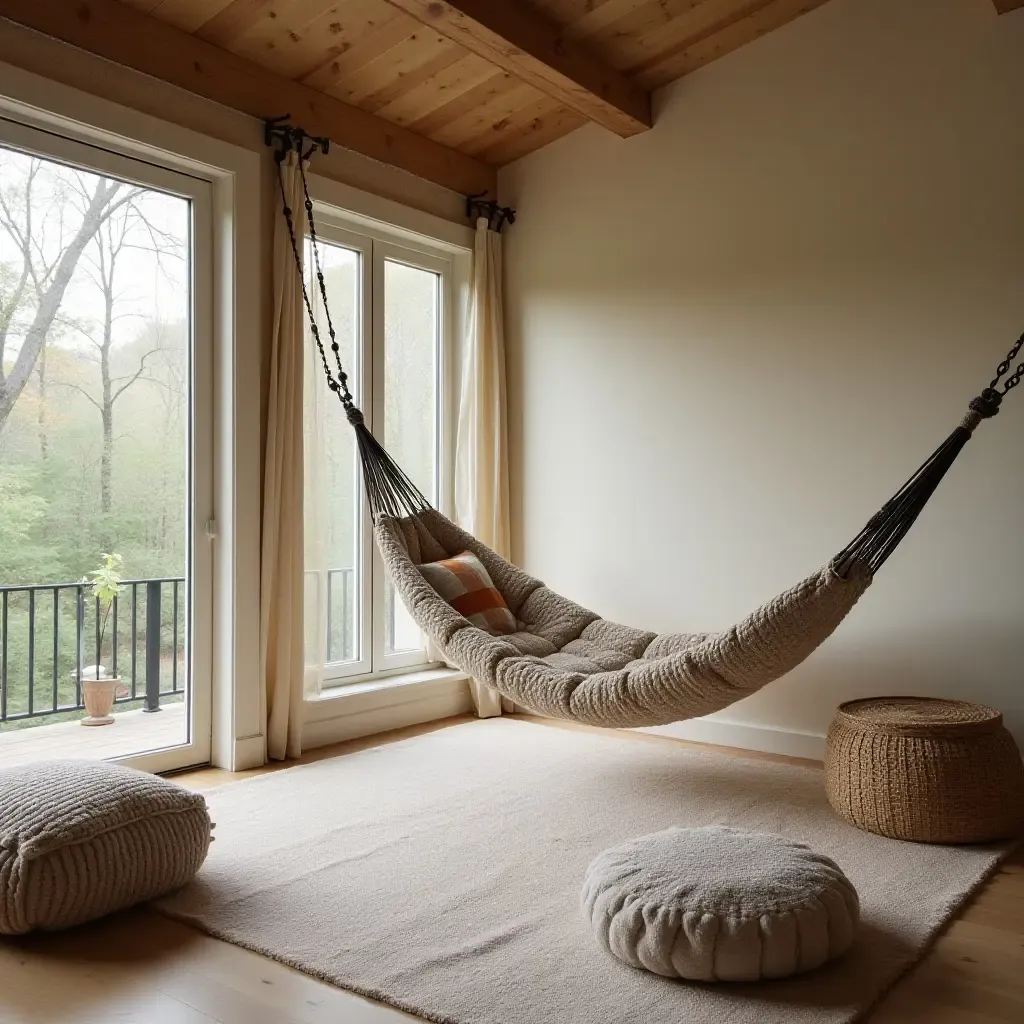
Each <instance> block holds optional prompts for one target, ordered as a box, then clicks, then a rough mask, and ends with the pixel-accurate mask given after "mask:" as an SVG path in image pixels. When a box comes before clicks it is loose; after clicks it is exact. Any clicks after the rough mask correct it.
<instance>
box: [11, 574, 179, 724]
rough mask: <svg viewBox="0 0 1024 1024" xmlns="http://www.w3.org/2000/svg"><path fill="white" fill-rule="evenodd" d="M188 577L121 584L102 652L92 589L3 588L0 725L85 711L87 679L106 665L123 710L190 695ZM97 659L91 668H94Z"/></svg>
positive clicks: (71, 586) (156, 708) (99, 616)
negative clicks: (126, 706) (117, 683)
mask: <svg viewBox="0 0 1024 1024" xmlns="http://www.w3.org/2000/svg"><path fill="white" fill-rule="evenodd" d="M184 584H185V578H184V577H183V576H170V577H162V578H159V579H139V580H123V581H122V583H121V595H119V596H118V597H117V598H115V599H114V602H113V604H112V605H111V608H110V613H109V615H108V617H107V622H106V630H105V633H104V637H103V642H102V644H101V642H100V637H101V631H103V614H102V609H101V606H100V602H99V600H98V599H97V598H94V597H93V596H92V595H91V593H90V587H89V584H88V583H50V584H45V585H39V586H11V587H9V586H0V724H2V723H4V722H17V721H19V720H22V719H29V718H38V717H41V716H43V715H52V714H57V713H60V712H65V711H78V710H81V709H82V708H84V706H85V705H84V703H83V701H82V679H83V678H85V677H87V675H86V674H87V673H88V672H89V670H90V668H91V669H92V671H95V670H96V666H98V665H103V664H104V657H105V656H107V655H109V657H107V662H108V663H107V664H106V665H104V668H105V670H106V675H108V676H113V677H116V678H120V679H121V680H122V682H123V684H124V687H125V692H123V693H122V694H121V695H119V696H117V697H116V698H115V702H116V703H117V704H120V705H124V704H132V703H142V704H143V705H144V710H146V711H159V710H160V700H161V698H165V697H171V696H174V695H178V694H182V693H183V692H184V689H185V679H186V670H185V662H184V659H185V624H186V621H187V615H186V608H185V602H186V596H187V594H186V590H185V586H184ZM90 659H91V660H90Z"/></svg>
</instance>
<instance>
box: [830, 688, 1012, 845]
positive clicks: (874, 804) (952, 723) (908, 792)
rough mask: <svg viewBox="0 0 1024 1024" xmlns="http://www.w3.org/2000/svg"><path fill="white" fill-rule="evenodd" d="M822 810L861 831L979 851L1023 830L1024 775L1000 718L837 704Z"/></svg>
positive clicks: (917, 704) (901, 703) (921, 707)
mask: <svg viewBox="0 0 1024 1024" xmlns="http://www.w3.org/2000/svg"><path fill="white" fill-rule="evenodd" d="M825 786H826V792H827V793H828V798H829V802H830V803H831V804H832V806H833V807H834V808H835V809H836V811H838V812H839V813H840V814H841V815H842V816H843V817H844V818H846V820H847V821H849V822H851V823H852V824H854V825H857V826H858V827H859V828H863V829H866V830H867V831H868V832H877V833H879V834H880V835H883V836H889V837H890V838H892V839H908V840H914V841H916V842H922V843H982V842H989V841H991V840H995V839H1005V838H1007V837H1009V836H1012V835H1016V834H1017V833H1018V832H1019V831H1020V830H1021V828H1022V826H1024V766H1022V765H1021V759H1020V752H1019V751H1018V750H1017V745H1016V744H1015V743H1014V741H1013V737H1012V736H1011V735H1010V734H1009V732H1007V730H1006V729H1005V727H1004V726H1003V719H1002V715H1001V714H1000V713H999V712H998V711H996V710H995V709H994V708H989V707H985V706H984V705H982V704H968V703H966V702H965V701H958V700H939V699H937V698H931V697H871V698H867V699H864V700H854V701H849V702H848V703H846V704H841V705H840V707H839V710H838V712H837V713H836V717H835V720H834V721H833V723H832V726H831V728H830V729H829V732H828V750H827V753H826V757H825Z"/></svg>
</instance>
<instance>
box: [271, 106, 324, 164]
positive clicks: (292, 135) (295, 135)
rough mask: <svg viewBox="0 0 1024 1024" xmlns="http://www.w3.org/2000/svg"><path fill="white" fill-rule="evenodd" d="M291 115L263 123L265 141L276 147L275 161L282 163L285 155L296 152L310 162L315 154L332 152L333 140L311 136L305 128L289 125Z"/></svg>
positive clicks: (321, 136) (284, 115)
mask: <svg viewBox="0 0 1024 1024" xmlns="http://www.w3.org/2000/svg"><path fill="white" fill-rule="evenodd" d="M290 117H291V115H290V114H283V115H282V116H281V117H268V118H267V119H266V120H265V121H264V122H263V141H264V143H266V145H268V146H273V147H274V151H275V152H274V156H275V159H277V160H278V161H281V160H283V159H284V158H285V154H287V153H291V152H293V151H294V152H296V153H298V154H299V156H300V157H301V158H302V159H303V160H308V159H309V158H310V157H311V156H312V155H313V154H314V153H317V152H319V153H323V154H324V156H326V155H327V153H328V152H329V151H330V148H331V140H330V139H328V138H327V137H326V136H323V135H310V134H309V133H308V132H307V131H306V130H305V129H304V128H299V127H297V126H296V125H293V124H289V123H288V119H289V118H290Z"/></svg>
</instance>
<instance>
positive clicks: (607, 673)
mask: <svg viewBox="0 0 1024 1024" xmlns="http://www.w3.org/2000/svg"><path fill="white" fill-rule="evenodd" d="M267 135H268V142H269V141H274V142H276V143H277V144H278V147H279V148H278V151H277V154H276V156H277V160H278V165H279V168H280V164H281V161H282V160H283V159H284V156H285V155H286V153H287V152H289V151H290V150H292V149H294V150H296V151H298V152H299V155H300V158H301V159H300V161H299V168H300V173H301V175H302V183H303V188H304V190H305V208H306V220H307V223H308V228H309V239H310V243H311V246H310V248H311V250H312V253H313V258H314V263H315V272H316V278H317V282H318V287H319V291H320V297H321V299H322V300H323V308H324V311H325V313H326V326H327V330H328V334H329V335H330V348H331V351H332V354H333V357H334V362H335V364H336V367H337V369H336V371H333V370H332V368H331V364H330V361H329V359H328V356H327V353H326V351H325V347H324V343H323V339H322V338H321V335H320V329H319V326H318V324H317V322H316V317H315V316H314V314H313V308H312V304H311V302H310V298H309V294H308V292H307V289H306V285H305V278H304V275H303V273H302V260H301V258H300V256H299V249H298V242H297V237H296V231H295V225H294V219H293V213H292V211H291V209H289V207H288V204H287V200H286V191H285V186H284V180H283V178H282V177H280V175H279V180H280V185H281V198H282V207H283V213H284V217H285V220H286V222H287V225H288V231H289V235H290V237H291V245H292V252H293V255H294V257H295V263H296V266H297V267H298V270H299V277H300V280H301V281H302V294H303V300H304V303H305V307H306V312H307V314H308V318H309V328H310V332H311V334H312V336H313V339H314V342H315V343H316V346H317V350H318V352H319V355H320V359H321V362H322V364H323V368H324V372H325V374H326V376H327V386H328V388H329V389H330V391H332V392H333V393H334V394H335V395H336V396H337V398H338V399H339V401H340V402H341V404H342V406H343V407H344V409H345V414H346V416H347V418H348V421H349V423H350V424H351V425H352V427H353V429H354V430H355V434H356V439H357V442H358V446H359V455H360V463H361V466H362V472H363V481H364V484H365V488H366V496H367V500H368V503H369V506H370V512H371V515H372V520H373V524H374V539H375V541H376V543H377V547H378V549H379V550H380V553H381V556H382V558H383V561H384V566H385V569H386V570H387V573H388V575H389V576H390V578H391V580H392V582H393V584H394V586H395V590H396V591H397V592H398V594H399V596H400V597H401V598H402V601H403V602H404V603H405V606H406V608H407V609H408V611H409V613H410V614H411V615H412V617H413V619H414V620H415V621H416V623H417V624H418V625H419V626H420V628H421V629H423V631H424V632H425V633H426V634H427V635H428V636H429V637H430V638H431V639H432V640H433V641H434V643H435V644H436V645H437V647H438V649H439V650H440V651H441V652H442V654H443V655H444V657H445V658H446V659H447V660H448V661H449V662H450V663H451V664H453V665H455V666H456V667H458V668H459V669H461V670H462V671H464V672H466V673H468V674H469V675H471V676H473V677H474V678H475V679H477V680H480V681H481V682H484V683H487V684H489V685H490V686H493V687H494V688H495V689H497V690H498V691H499V692H500V693H501V694H503V695H504V696H506V697H508V698H509V699H510V700H512V701H514V702H515V703H516V704H519V705H521V706H523V707H525V708H527V709H529V710H530V711H533V712H536V713H537V714H541V715H548V716H551V717H555V718H569V719H573V720H575V721H579V722H584V723H587V724H590V725H600V726H615V727H628V726H633V727H636V726H651V725H664V724H667V723H669V722H676V721H680V720H682V719H686V718H697V717H700V716H703V715H708V714H711V713H712V712H714V711H719V710H721V709H722V708H724V707H727V706H728V705H729V704H732V703H733V702H734V701H737V700H741V699H742V698H743V697H746V696H748V695H750V694H751V693H754V692H755V691H756V690H759V689H760V688H761V687H763V686H765V685H766V684H768V683H770V682H772V681H774V680H775V679H778V678H779V677H780V676H783V675H785V674H786V673H787V672H789V671H790V670H791V669H794V668H796V666H797V665H799V664H800V663H801V662H802V661H803V660H804V659H805V658H807V657H808V656H809V655H810V654H811V653H812V652H813V651H814V650H815V649H816V648H817V647H818V646H819V645H820V644H821V643H823V642H824V641H825V640H826V639H827V638H828V637H829V636H830V635H831V634H832V633H833V632H834V631H835V629H836V628H837V627H838V626H839V624H840V623H841V622H842V621H843V619H844V618H845V617H846V616H847V614H848V613H849V611H850V609H852V608H853V606H854V605H855V604H856V603H857V600H858V598H859V597H860V596H861V594H863V593H864V591H865V590H866V589H867V588H868V586H869V585H870V583H871V581H872V579H873V577H874V574H875V573H876V572H877V570H878V569H879V568H880V567H881V565H882V564H883V563H884V562H885V560H886V559H887V558H888V557H889V556H890V555H891V554H892V552H893V551H894V550H895V548H896V546H897V545H898V544H899V542H900V541H901V540H902V539H903V537H904V536H905V535H906V533H907V531H908V530H909V529H910V527H911V526H912V525H913V523H914V521H915V520H916V519H917V517H918V515H919V514H920V512H921V510H922V509H923V508H924V506H925V504H926V503H927V501H928V499H929V498H930V497H931V495H932V494H933V492H934V491H935V488H936V487H937V486H938V484H939V482H940V481H941V480H942V478H943V476H945V474H946V472H947V471H948V470H949V468H950V466H952V464H953V462H954V460H955V459H956V457H957V455H959V453H960V451H961V450H962V449H963V447H964V445H965V444H966V443H967V442H968V440H970V438H971V436H972V434H973V432H974V430H975V428H976V427H977V426H978V424H979V423H981V421H982V420H983V419H988V418H990V417H992V416H995V415H996V413H997V412H998V411H999V406H1000V403H1001V402H1002V400H1003V398H1004V397H1005V395H1006V394H1007V393H1008V392H1009V391H1010V390H1011V389H1013V388H1014V387H1016V386H1017V385H1018V384H1019V383H1020V380H1021V377H1022V376H1024V362H1022V363H1021V364H1020V365H1018V366H1017V367H1016V369H1015V370H1014V371H1013V372H1012V373H1009V371H1010V368H1011V366H1012V363H1013V360H1014V359H1015V358H1016V356H1017V354H1018V353H1019V352H1020V350H1021V348H1022V346H1024V334H1022V335H1021V337H1020V338H1018V339H1017V342H1016V344H1015V345H1014V346H1013V347H1012V349H1011V350H1010V352H1009V353H1008V354H1007V356H1006V358H1005V359H1004V360H1003V361H1002V362H1001V363H1000V364H999V367H998V368H997V371H996V375H995V377H994V378H993V380H992V381H991V383H990V384H989V386H988V387H987V388H985V389H984V390H983V391H982V392H981V394H980V395H979V396H978V397H977V398H975V399H974V400H973V401H972V402H971V403H970V408H969V410H968V412H967V414H966V415H965V416H964V418H963V420H962V422H961V423H960V425H959V426H958V427H957V428H956V429H955V430H954V431H953V432H952V433H951V434H950V435H949V437H947V438H946V440H945V441H944V442H943V443H942V444H941V445H940V446H939V447H938V449H936V451H935V452H933V453H932V455H931V456H929V458H928V459H927V460H926V461H925V462H924V464H923V465H922V466H921V467H920V469H918V471H917V472H916V473H915V474H914V475H913V476H912V477H911V478H910V479H909V480H908V481H907V482H906V483H905V484H904V485H903V487H901V488H900V490H899V491H898V492H897V493H896V494H895V495H894V496H893V497H892V498H891V499H890V500H889V501H887V502H886V503H885V505H884V506H883V507H882V508H881V509H880V510H879V512H878V513H876V514H875V515H874V516H873V517H872V518H871V519H870V520H869V521H868V523H867V525H866V526H865V527H864V529H863V530H861V532H860V533H859V534H858V535H857V536H856V537H855V538H854V539H853V541H851V543H850V544H848V545H847V546H846V547H845V548H844V549H843V550H842V551H840V552H839V554H837V555H836V556H835V557H834V558H833V559H831V561H829V562H828V563H827V564H826V565H825V566H823V567H822V568H821V569H819V570H818V571H817V572H815V573H813V574H812V575H810V576H808V577H807V578H806V579H805V580H803V581H801V582H800V583H798V584H796V586H794V587H792V588H790V589H789V590H787V591H785V592H784V593H782V594H780V595H779V596H778V597H775V598H773V599H772V600H771V601H769V602H768V603H767V604H764V605H762V606H761V607H760V608H758V609H757V611H755V612H753V613H752V614H751V615H749V616H748V617H747V618H745V619H744V620H743V621H742V622H739V623H737V624H736V625H735V626H732V627H731V628H730V629H726V630H723V631H722V632H718V633H673V634H656V633H651V632H646V631H644V630H641V629H635V628H633V627H631V626H624V625H621V624H619V623H617V622H611V621H609V620H607V619H602V618H601V617H600V616H599V615H597V614H596V613H594V612H592V611H588V610H587V609H586V608H583V607H581V606H580V605H578V604H576V603H574V602H573V601H570V600H569V599H568V598H566V597H563V596H561V595H560V594H557V593H555V592H554V591H553V590H550V589H549V588H548V587H546V586H545V585H544V584H543V583H542V582H541V581H540V580H538V579H535V578H534V577H532V576H530V575H529V574H527V573H525V572H523V571H522V570H521V569H518V568H517V567H516V566H514V565H512V564H511V563H510V562H507V561H506V560H505V559H504V558H502V557H501V556H500V555H498V554H497V553H496V552H494V551H492V550H491V549H490V548H488V547H487V546H486V545H485V544H482V543H481V542H480V541H479V540H477V539H476V538H475V537H473V536H471V535H470V534H468V533H466V532H465V531H464V530H461V529H460V528H459V527H458V526H456V525H455V524H454V523H453V522H451V521H450V520H449V519H447V518H446V517H445V516H443V515H442V514H441V513H440V512H438V511H437V510H436V509H434V508H432V507H431V505H430V502H429V501H427V499H426V498H425V497H424V496H423V494H422V493H420V491H419V490H418V489H417V488H416V487H415V485H414V484H413V483H412V482H411V481H410V479H409V477H408V476H406V474H405V473H404V472H403V471H402V469H401V468H400V467H399V466H398V465H397V464H396V463H395V462H394V461H393V460H392V459H391V457H390V456H389V455H388V454H387V452H386V451H385V450H384V448H383V447H382V446H381V444H380V443H379V442H378V441H377V439H376V438H375V437H374V436H373V435H372V434H371V433H370V431H369V429H368V428H367V427H366V424H365V423H364V422H363V415H362V413H361V412H360V411H359V409H358V408H356V406H355V402H354V401H353V398H352V394H351V391H350V390H349V387H348V377H347V374H346V373H345V370H344V368H343V366H342V364H341V361H340V358H339V355H338V344H337V342H336V341H335V332H334V326H333V324H332V323H331V319H330V313H329V312H328V311H327V294H326V287H325V285H324V278H323V273H322V271H321V267H320V256H319V250H318V246H317V237H316V226H315V223H314V219H313V203H312V201H311V199H310V196H309V189H308V186H307V183H306V175H305V167H304V164H305V161H306V159H307V158H308V157H309V155H310V153H311V152H312V151H313V149H322V150H323V151H324V152H326V147H327V141H326V140H323V139H314V138H311V137H310V136H307V135H306V134H305V133H304V132H302V131H301V129H296V128H291V127H289V126H283V125H281V124H272V125H270V124H268V132H267ZM307 142H308V143H311V144H312V145H311V147H310V148H309V149H308V150H307V151H306V152H305V153H303V152H302V150H303V147H304V146H305V144H306V143H307ZM1007 374H1009V375H1008V376H1007ZM1004 377H1005V378H1006V379H1005V381H1004V380H1003V378H1004ZM1001 382H1002V386H1001V390H1000V384H1001ZM463 551H472V552H473V553H474V554H475V555H476V556H477V557H478V558H479V559H480V560H481V562H483V564H484V566H485V567H486V569H487V571H488V573H489V574H490V576H491V579H492V580H493V582H494V585H495V587H496V588H497V589H498V591H499V592H500V593H501V595H502V597H503V598H504V599H505V603H506V604H507V605H508V607H509V610H510V611H511V612H512V614H513V615H514V616H515V618H516V620H517V623H518V631H517V632H515V633H512V634H508V635H501V636H494V635H491V634H489V633H487V632H485V631H484V630H482V629H479V628H477V627H476V626H474V625H472V624H471V623H470V622H469V621H468V620H467V619H466V618H464V617H463V616H462V615H461V614H460V613H459V612H457V611H455V609H454V608H452V607H451V605H449V604H448V602H447V601H445V600H444V598H442V597H441V596H440V595H439V594H438V593H437V592H436V591H435V590H434V589H433V588H432V587H431V586H430V585H429V584H428V583H427V581H426V579H425V578H424V576H423V574H422V573H421V572H420V571H419V568H418V566H420V565H422V564H424V563H425V562H433V561H437V560H439V559H443V558H449V557H452V556H454V555H457V554H459V553H461V552H463Z"/></svg>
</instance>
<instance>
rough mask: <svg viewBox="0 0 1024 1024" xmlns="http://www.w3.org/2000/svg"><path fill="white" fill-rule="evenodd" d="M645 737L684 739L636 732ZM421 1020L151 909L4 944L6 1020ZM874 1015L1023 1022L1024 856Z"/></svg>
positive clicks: (1, 1006)
mask: <svg viewBox="0 0 1024 1024" xmlns="http://www.w3.org/2000/svg"><path fill="white" fill-rule="evenodd" d="M466 720H467V719H451V720H449V721H448V722H445V723H432V724H430V725H426V726H418V727H416V728H414V729H408V730H401V731H400V732H397V733H390V734H388V735H387V736H385V737H371V738H369V739H363V740H356V741H353V742H350V743H347V744H341V745H339V746H337V747H333V748H331V747H329V748H323V749H321V750H316V751H313V752H312V753H311V754H310V755H307V756H306V757H304V758H303V760H304V761H313V760H322V759H323V758H325V757H334V756H341V755H344V754H346V753H351V752H352V751H354V750H358V749H363V748H365V747H368V746H374V745H378V744H382V743H388V742H393V741H394V740H396V739H403V738H406V737H408V736H410V735H415V734H418V733H422V732H427V731H432V730H433V729H437V728H450V727H457V726H458V725H459V724H460V723H462V722H464V721H466ZM548 727H550V728H574V727H570V726H556V725H550V726H548ZM83 731H85V730H83ZM637 742H642V743H681V742H682V741H680V740H674V739H669V738H666V737H658V736H646V735H639V734H638V735H637ZM687 745H688V746H696V745H695V744H687ZM703 749H707V748H703ZM716 749H722V748H716ZM722 752H723V753H725V754H727V755H729V756H737V754H739V753H741V752H737V751H729V750H724V749H722ZM742 754H743V756H746V757H749V756H752V755H750V754H749V752H742ZM753 756H757V757H764V758H765V759H768V760H782V761H789V762H793V761H795V759H793V758H775V757H772V756H771V755H753ZM797 763H805V764H806V763H810V762H797ZM274 770H276V766H272V767H268V768H262V769H257V770H256V771H255V772H244V773H239V774H237V775H232V774H231V773H228V772H222V771H219V770H216V769H204V770H200V771H197V772H191V773H189V774H187V775H181V776H178V780H179V781H181V782H182V783H184V784H185V785H187V786H191V787H194V788H197V789H203V788H208V787H210V786H212V785H218V784H221V783H224V782H230V781H232V780H233V779H237V778H244V777H247V776H249V775H253V774H257V773H260V772H265V771H274ZM414 1019H416V1018H412V1017H410V1016H409V1015H407V1014H404V1013H400V1012H398V1011H396V1010H393V1009H390V1008H389V1007H386V1006H381V1005H379V1004H376V1003H372V1002H370V1001H368V1000H365V999H361V998H360V997H358V996H355V995H353V994H351V993H349V992H345V991H343V990H342V989H337V988H334V987H332V986H330V985H327V984H324V983H323V982H319V981H316V980H315V979H313V978H310V977H307V976H306V975H303V974H301V973H299V972H298V971H293V970H291V969H290V968H288V967H285V966H283V965H281V964H278V963H275V962H274V961H272V960H268V959H266V958H264V957H261V956H259V955H257V954H255V953H250V952H248V951H247V950H244V949H240V948H238V947H236V946H231V945H228V944H226V943H223V942H218V941H217V940H215V939H211V938H209V937H207V936H205V935H202V934H200V933H199V932H197V931H194V930H193V929H191V928H189V927H187V926H185V925H181V924H178V923H176V922H173V921H170V920H168V919H166V918H163V917H161V916H160V915H159V914H155V913H153V912H152V911H147V910H137V911H133V912H131V913H128V914H123V915H120V916H118V917H115V918H111V919H109V920H107V921H104V922H100V923H98V924H96V925H89V926H86V927H83V928H80V929H77V930H75V931H72V932H66V933H64V934H60V935H46V936H30V937H27V938H23V939H18V940H14V941H11V940H6V941H0V1024H72V1022H73V1024H328V1022H330V1024H398V1022H400V1021H403V1020H404V1021H409V1020H414ZM870 1020H871V1022H872V1024H995V1022H999V1024H1020V1022H1022V1021H1024V852H1018V854H1016V855H1014V856H1013V857H1011V858H1010V860H1009V861H1007V862H1006V863H1004V865H1003V866H1002V867H1001V868H1000V870H999V871H998V872H997V873H996V874H995V875H994V876H993V877H992V878H991V879H990V880H989V881H988V882H987V883H986V884H985V886H984V887H983V889H982V890H981V892H980V893H979V894H978V896H977V897H976V898H975V899H974V900H973V901H972V902H971V904H970V905H969V906H968V907H967V908H966V909H965V910H964V911H963V912H962V913H961V914H960V915H958V917H957V919H956V920H955V921H954V922H953V924H952V925H951V926H950V927H949V928H948V929H947V930H946V932H945V934H944V935H942V936H941V937H940V938H939V940H938V942H937V943H936V944H935V946H934V948H933V949H932V950H931V952H930V953H929V954H928V956H927V957H926V958H925V960H924V961H923V962H922V963H921V964H920V965H919V966H918V968H917V969H916V970H915V971H914V972H912V973H911V974H910V975H909V976H908V977H907V978H905V979H904V980H903V981H902V982H901V983H900V984H899V985H898V986H897V987H896V988H895V989H894V990H893V992H892V993H891V994H890V995H889V997H888V998H887V999H886V1000H885V1001H884V1002H883V1003H882V1004H881V1005H880V1006H879V1007H878V1009H877V1010H876V1011H875V1012H874V1013H873V1014H872V1015H871V1017H870ZM609 1024H614V1022H609ZM694 1024H700V1022H694Z"/></svg>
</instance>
